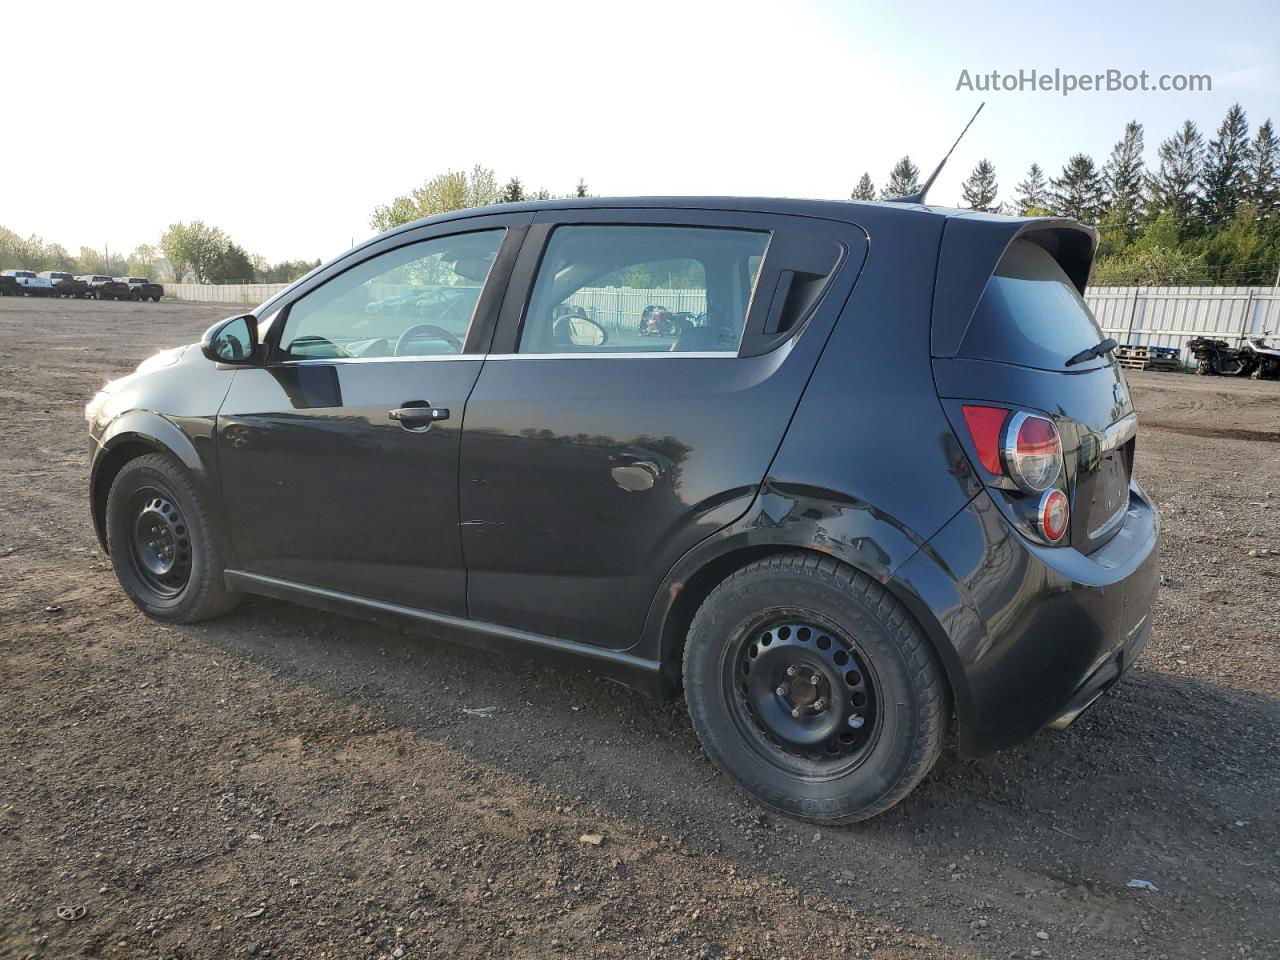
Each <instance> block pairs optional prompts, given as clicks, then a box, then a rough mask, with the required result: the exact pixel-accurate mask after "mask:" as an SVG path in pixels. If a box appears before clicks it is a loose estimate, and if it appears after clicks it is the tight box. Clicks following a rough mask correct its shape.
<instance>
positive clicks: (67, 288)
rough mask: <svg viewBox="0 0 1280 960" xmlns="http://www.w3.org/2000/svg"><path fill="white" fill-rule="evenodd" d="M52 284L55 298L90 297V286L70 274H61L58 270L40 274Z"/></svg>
mask: <svg viewBox="0 0 1280 960" xmlns="http://www.w3.org/2000/svg"><path fill="white" fill-rule="evenodd" d="M40 276H42V277H44V278H45V279H46V280H48V281H49V282H50V283H52V284H53V295H54V296H55V297H77V298H79V297H87V296H88V295H89V285H88V284H87V283H85V282H84V281H83V280H77V279H76V278H75V277H73V276H72V275H71V274H69V273H59V272H58V271H57V270H46V271H44V273H42V274H40Z"/></svg>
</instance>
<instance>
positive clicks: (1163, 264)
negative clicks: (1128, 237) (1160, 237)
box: [1089, 246, 1198, 287]
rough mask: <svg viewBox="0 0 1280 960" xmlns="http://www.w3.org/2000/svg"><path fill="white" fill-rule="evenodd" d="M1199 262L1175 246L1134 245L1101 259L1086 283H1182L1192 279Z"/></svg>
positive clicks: (1132, 284) (1163, 284)
mask: <svg viewBox="0 0 1280 960" xmlns="http://www.w3.org/2000/svg"><path fill="white" fill-rule="evenodd" d="M1197 267H1198V261H1197V258H1196V257H1195V256H1193V255H1192V254H1190V253H1186V252H1185V251H1182V250H1179V249H1177V248H1174V247H1166V246H1145V247H1135V248H1134V249H1132V250H1130V251H1129V252H1128V253H1126V254H1124V255H1123V256H1120V257H1112V258H1110V259H1108V260H1100V261H1098V263H1097V264H1096V265H1095V267H1094V270H1093V276H1092V277H1090V279H1089V282H1090V283H1091V284H1094V285H1096V286H1100V287H1106V286H1153V287H1171V286H1183V285H1186V284H1189V283H1192V282H1194V280H1193V278H1194V277H1195V275H1196V269H1197Z"/></svg>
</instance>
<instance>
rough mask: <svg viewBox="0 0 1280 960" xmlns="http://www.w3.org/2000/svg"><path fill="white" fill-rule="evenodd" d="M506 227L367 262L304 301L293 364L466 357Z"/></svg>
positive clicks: (287, 328) (289, 335)
mask: <svg viewBox="0 0 1280 960" xmlns="http://www.w3.org/2000/svg"><path fill="white" fill-rule="evenodd" d="M505 233H506V231H504V230H485V231H482V232H479V233H468V234H463V235H461V236H454V237H440V238H437V239H435V240H425V241H423V242H422V243H415V244H410V245H409V246H407V247H401V248H400V249H398V250H392V251H389V252H388V253H384V254H381V255H379V256H376V257H373V258H372V259H369V260H366V261H365V262H364V263H361V264H359V265H358V266H355V267H352V268H351V269H350V270H348V271H346V272H345V273H342V274H339V275H338V276H336V277H334V278H333V279H332V280H330V281H328V282H327V283H325V284H324V285H323V286H320V287H317V288H316V289H315V290H313V291H311V292H310V293H308V294H307V295H306V296H304V297H302V298H301V299H299V300H297V301H296V302H295V303H294V304H293V305H292V306H291V307H290V308H289V316H288V318H287V319H286V321H285V325H284V330H283V332H282V333H281V337H280V349H281V352H282V353H284V355H285V357H286V359H292V360H309V359H318V358H319V359H333V358H335V357H392V356H401V357H403V356H415V357H417V356H433V355H440V354H456V353H461V352H462V347H463V344H464V343H465V341H466V339H467V331H468V330H469V329H470V328H471V318H472V315H473V314H474V313H475V309H476V303H477V301H478V300H479V299H480V291H481V289H482V288H483V287H484V281H485V278H486V277H487V276H488V274H489V268H490V267H492V266H493V260H494V258H495V257H496V256H497V254H498V248H499V247H500V246H502V238H503V236H504V235H505Z"/></svg>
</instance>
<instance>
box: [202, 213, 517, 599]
mask: <svg viewBox="0 0 1280 960" xmlns="http://www.w3.org/2000/svg"><path fill="white" fill-rule="evenodd" d="M527 219H528V216H527V215H525V216H524V217H523V218H522V217H519V216H516V217H485V218H473V219H470V220H462V221H457V222H455V223H452V224H445V225H441V226H438V227H435V228H432V229H429V230H428V231H425V232H424V231H416V232H410V233H408V234H404V235H400V236H397V237H393V238H388V239H387V240H384V241H382V242H381V243H380V244H379V245H378V246H377V247H376V248H375V251H376V252H372V254H371V255H366V256H365V257H363V258H361V256H360V254H359V253H357V254H353V255H351V256H350V257H349V258H348V260H350V261H353V262H347V261H345V260H344V261H340V262H339V263H338V264H336V265H335V266H334V267H332V268H330V271H329V274H328V275H321V276H320V277H318V278H316V280H315V281H313V282H310V283H309V284H308V285H306V286H305V287H304V288H303V289H302V292H301V294H300V295H299V296H298V297H296V298H295V299H293V300H292V301H291V302H289V303H288V304H287V305H286V306H284V307H283V308H282V309H281V310H280V311H278V312H277V313H275V314H274V315H273V316H272V317H269V318H266V320H265V321H264V325H267V326H269V327H270V329H269V330H268V331H266V332H265V334H264V335H263V339H264V340H265V341H266V343H267V345H268V346H267V349H268V350H269V351H270V352H269V362H268V363H267V364H266V365H265V366H262V367H248V368H243V369H240V370H238V371H237V372H236V375H235V378H234V380H233V382H232V385H231V389H230V392H229V393H228V395H227V398H226V400H225V401H224V403H223V405H222V409H221V411H220V413H219V416H218V424H217V435H216V443H217V456H218V465H219V472H220V475H221V480H222V494H223V501H224V504H225V511H226V516H227V517H228V518H229V523H230V528H231V529H230V535H231V539H232V542H233V545H234V549H235V554H236V557H235V561H236V563H237V564H238V566H239V568H240V569H242V570H245V571H248V572H250V573H256V574H262V575H265V576H270V577H276V578H279V579H283V580H288V581H294V582H298V583H304V584H308V585H312V586H319V587H325V588H329V589H333V590H337V591H341V592H344V593H350V594H354V595H357V596H361V597H368V598H372V599H376V600H383V601H388V602H391V603H397V604H402V605H407V606H413V607H418V608H423V609H430V610H435V611H439V612H444V613H451V614H465V612H466V572H465V568H464V565H463V563H462V552H461V544H460V542H459V534H458V445H459V437H460V435H461V428H462V415H463V408H464V406H465V404H466V400H467V396H468V394H469V393H470V392H471V389H472V387H473V386H474V384H475V381H476V377H477V375H478V373H479V371H480V367H481V365H482V363H483V359H482V355H483V349H484V346H485V345H487V339H488V337H489V336H491V335H492V320H493V317H494V316H495V314H496V309H497V305H498V304H499V303H500V302H501V294H502V285H503V284H504V283H505V269H504V266H503V265H504V264H505V263H508V262H509V261H510V259H511V258H512V257H513V256H514V249H515V248H517V247H518V245H519V244H518V241H519V236H518V234H520V233H521V232H522V230H521V229H517V227H519V226H520V223H521V221H522V220H523V221H527ZM495 263H496V264H497V265H498V266H497V267H495ZM486 326H488V329H485V327H486Z"/></svg>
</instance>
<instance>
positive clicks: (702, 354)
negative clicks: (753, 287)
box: [485, 350, 738, 360]
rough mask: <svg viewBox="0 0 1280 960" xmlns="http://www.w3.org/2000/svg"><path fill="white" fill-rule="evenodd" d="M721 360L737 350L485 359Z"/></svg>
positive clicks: (735, 355)
mask: <svg viewBox="0 0 1280 960" xmlns="http://www.w3.org/2000/svg"><path fill="white" fill-rule="evenodd" d="M655 358H656V359H662V360H680V359H685V360H713V359H714V360H722V359H730V360H736V359H738V351H737V350H683V351H681V350H645V351H638V352H636V353H607V352H606V353H490V354H486V355H485V359H486V360H651V359H655Z"/></svg>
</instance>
